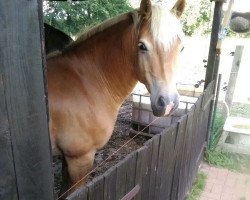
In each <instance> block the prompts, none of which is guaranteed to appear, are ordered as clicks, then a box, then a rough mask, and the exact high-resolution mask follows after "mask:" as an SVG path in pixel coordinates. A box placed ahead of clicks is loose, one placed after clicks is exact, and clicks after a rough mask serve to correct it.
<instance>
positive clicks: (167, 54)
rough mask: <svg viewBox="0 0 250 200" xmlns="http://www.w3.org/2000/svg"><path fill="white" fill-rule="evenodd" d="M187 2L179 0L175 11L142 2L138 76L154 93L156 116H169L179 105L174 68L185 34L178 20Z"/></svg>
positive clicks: (144, 0)
mask: <svg viewBox="0 0 250 200" xmlns="http://www.w3.org/2000/svg"><path fill="white" fill-rule="evenodd" d="M184 5H185V0H178V1H177V3H176V4H175V6H174V7H173V8H172V10H167V9H163V8H161V7H160V6H151V2H150V0H142V2H141V5H140V10H139V15H140V21H139V26H138V29H139V30H138V71H137V75H138V79H139V81H140V82H142V83H143V84H145V86H146V87H147V89H148V91H149V92H150V99H151V107H152V110H153V113H154V115H155V116H163V115H168V114H170V113H171V112H172V111H173V110H175V109H176V108H177V107H178V104H179V95H178V92H177V89H176V84H175V81H174V71H175V65H176V59H177V56H178V54H179V52H180V49H181V39H182V37H183V35H184V34H183V32H182V28H181V25H180V23H179V20H178V18H179V16H180V15H181V13H182V11H183V9H184Z"/></svg>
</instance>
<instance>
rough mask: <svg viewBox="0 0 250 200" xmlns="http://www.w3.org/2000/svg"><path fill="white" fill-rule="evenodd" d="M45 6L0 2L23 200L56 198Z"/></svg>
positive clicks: (0, 51)
mask: <svg viewBox="0 0 250 200" xmlns="http://www.w3.org/2000/svg"><path fill="white" fill-rule="evenodd" d="M41 6H42V1H39V0H32V1H27V0H12V1H1V2H0V27H1V32H0V67H1V74H2V76H3V85H4V98H5V102H6V110H7V114H8V125H9V131H10V135H11V142H12V149H13V158H14V162H15V164H14V166H15V172H16V184H17V187H18V198H19V199H20V200H22V199H25V200H26V199H54V197H53V176H52V164H51V156H50V142H49V137H48V125H47V115H46V103H45V95H44V94H45V92H44V82H43V78H44V77H43V66H42V59H41V57H42V51H41V43H40V41H41V34H40V32H41V29H40V24H41V23H40V22H39V17H38V16H39V15H42V13H41V12H40V13H38V10H40V11H41ZM39 7H40V8H39Z"/></svg>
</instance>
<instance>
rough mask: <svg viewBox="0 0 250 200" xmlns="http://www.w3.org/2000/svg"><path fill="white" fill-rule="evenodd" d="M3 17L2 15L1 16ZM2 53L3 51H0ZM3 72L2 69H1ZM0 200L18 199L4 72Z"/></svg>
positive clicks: (0, 95)
mask: <svg viewBox="0 0 250 200" xmlns="http://www.w3.org/2000/svg"><path fill="white" fill-rule="evenodd" d="M0 15H1V14H0ZM0 51H1V50H0ZM0 70H2V69H0ZM0 158H1V159H0V177H1V178H0V199H2V200H9V199H17V197H18V194H17V187H16V178H15V169H14V163H13V155H12V147H11V136H10V131H9V122H8V114H7V111H6V103H5V98H4V87H3V79H2V72H1V71H0Z"/></svg>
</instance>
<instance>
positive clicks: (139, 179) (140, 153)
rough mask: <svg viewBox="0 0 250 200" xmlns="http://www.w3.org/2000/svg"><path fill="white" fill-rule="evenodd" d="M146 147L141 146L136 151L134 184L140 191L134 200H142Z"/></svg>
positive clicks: (145, 170)
mask: <svg viewBox="0 0 250 200" xmlns="http://www.w3.org/2000/svg"><path fill="white" fill-rule="evenodd" d="M146 150H147V147H146V146H143V147H142V148H140V149H138V150H137V160H136V174H135V184H136V185H139V186H140V188H141V190H140V191H139V192H138V194H137V195H136V196H135V198H134V199H135V200H142V193H143V191H144V189H143V187H144V185H143V184H144V178H145V176H146V175H147V174H146V173H147V166H146V157H147V155H146V152H147V151H146Z"/></svg>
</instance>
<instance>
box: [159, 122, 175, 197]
mask: <svg viewBox="0 0 250 200" xmlns="http://www.w3.org/2000/svg"><path fill="white" fill-rule="evenodd" d="M176 133H177V124H173V125H172V126H171V127H170V128H169V129H168V130H167V131H163V133H162V134H163V135H164V137H166V139H165V141H166V146H165V149H164V153H163V163H162V171H161V177H162V179H161V185H160V195H159V199H160V200H168V199H170V197H171V188H172V181H173V174H174V167H175V162H176V160H175V155H174V149H175V140H176Z"/></svg>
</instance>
